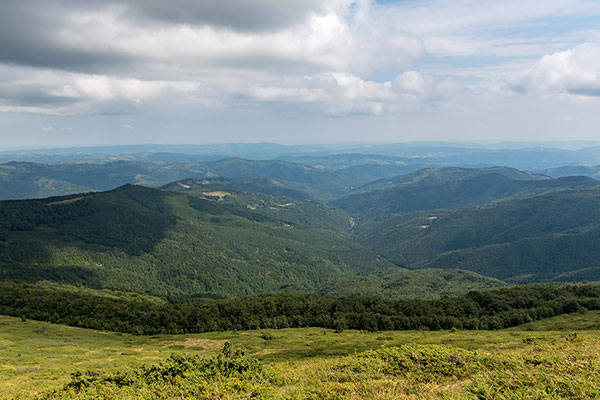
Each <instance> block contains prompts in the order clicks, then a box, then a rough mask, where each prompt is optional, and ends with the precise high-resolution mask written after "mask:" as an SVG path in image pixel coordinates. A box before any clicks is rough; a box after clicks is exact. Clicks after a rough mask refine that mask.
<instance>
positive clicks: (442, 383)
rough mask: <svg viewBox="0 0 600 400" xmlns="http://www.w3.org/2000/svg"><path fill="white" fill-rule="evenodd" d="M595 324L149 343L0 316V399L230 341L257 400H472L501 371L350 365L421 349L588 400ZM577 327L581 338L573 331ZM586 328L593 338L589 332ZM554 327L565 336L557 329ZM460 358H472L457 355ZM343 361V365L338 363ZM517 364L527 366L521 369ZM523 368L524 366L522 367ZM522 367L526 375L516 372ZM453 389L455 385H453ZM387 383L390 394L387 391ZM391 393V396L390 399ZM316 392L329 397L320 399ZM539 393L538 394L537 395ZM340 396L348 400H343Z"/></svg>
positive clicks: (594, 368) (591, 315)
mask: <svg viewBox="0 0 600 400" xmlns="http://www.w3.org/2000/svg"><path fill="white" fill-rule="evenodd" d="M598 323H600V312H592V311H590V312H586V313H575V314H570V315H567V316H561V317H557V318H552V319H548V320H541V321H538V322H535V323H532V324H528V325H527V326H524V327H518V328H513V329H510V330H501V331H437V332H429V331H386V332H372V333H368V332H359V331H349V330H348V331H344V332H342V333H335V332H333V331H331V330H325V329H321V328H303V329H282V330H263V331H244V332H215V333H206V334H190V335H158V336H151V337H149V336H132V335H128V334H119V333H108V332H99V331H93V330H87V329H80V328H73V327H67V326H62V325H54V324H49V323H45V322H37V321H31V320H27V321H22V320H21V319H19V318H14V317H7V316H0V398H12V397H22V398H30V397H34V396H35V395H36V394H44V393H47V392H48V391H51V390H56V389H60V388H62V387H63V386H64V385H65V384H66V383H68V382H69V381H70V379H71V376H70V374H71V373H74V372H76V371H88V370H93V371H97V372H101V373H106V372H109V371H117V370H121V371H122V370H124V369H131V368H136V367H139V366H140V365H143V364H153V363H154V364H156V363H157V362H159V361H161V360H165V359H167V358H168V357H169V356H170V355H172V354H191V355H196V354H199V355H205V356H214V355H216V354H217V353H219V351H220V349H221V348H222V346H223V344H224V343H225V342H226V341H230V342H231V343H232V344H233V346H234V348H237V349H242V350H245V351H247V352H248V353H249V354H250V355H253V356H255V357H257V358H259V359H260V360H261V361H262V362H263V365H264V371H266V372H263V374H266V375H267V376H268V378H264V377H262V375H261V377H262V378H261V379H263V378H264V379H263V380H264V382H267V383H265V384H264V385H265V386H264V391H262V392H261V393H262V395H263V396H267V397H265V398H269V397H281V398H285V397H286V396H288V395H289V397H297V398H305V397H309V396H308V395H309V394H311V396H312V395H314V397H313V398H349V399H353V398H363V397H370V396H371V397H372V396H374V397H376V398H393V397H394V396H397V395H399V394H403V395H407V393H409V392H410V391H411V390H413V391H414V390H417V394H415V396H417V397H418V391H419V390H424V391H423V392H422V394H423V396H425V397H432V398H437V397H442V398H444V397H447V398H476V397H475V395H474V391H473V388H472V386H473V385H476V384H477V385H478V384H479V383H477V382H480V381H481V382H484V381H485V382H487V383H486V385H488V386H486V387H489V388H490V390H492V391H493V390H494V386H493V384H491V383H490V382H488V381H489V380H490V379H492V380H494V379H495V380H496V381H497V379H499V378H498V376H499V375H498V374H501V373H502V371H497V370H494V369H493V368H492V370H490V371H489V374H488V375H489V376H488V375H485V374H484V375H481V376H480V375H477V376H472V375H469V374H467V375H465V376H464V377H461V376H456V373H452V374H451V375H450V376H440V377H435V378H432V379H430V380H426V381H422V380H419V379H417V378H415V376H412V375H411V374H412V373H411V372H410V371H408V372H407V373H406V374H396V373H394V374H392V375H391V376H388V375H386V374H383V373H381V371H380V372H374V371H372V370H371V369H370V367H369V368H367V369H364V368H363V367H364V366H362V364H360V362H359V364H360V365H361V366H360V368H359V366H357V365H358V364H357V365H354V364H355V363H356V362H358V361H357V360H362V359H363V358H362V356H361V355H359V356H356V354H357V353H361V352H363V351H365V350H369V349H381V348H391V347H393V346H407V345H425V346H426V347H423V348H417V349H416V350H415V349H412V348H409V350H410V351H417V352H422V351H429V350H431V351H434V353H435V354H437V352H440V351H441V352H442V353H440V354H441V357H444V354H445V353H443V352H444V351H446V350H448V351H450V352H453V351H457V352H458V355H452V356H451V357H459V358H461V359H462V358H463V357H475V355H477V357H479V356H485V357H492V358H493V359H494V362H496V361H497V362H500V363H505V364H506V365H512V364H511V363H513V364H514V365H515V366H514V368H515V371H516V372H515V374H514V375H511V376H510V378H511V379H514V380H515V382H517V381H518V378H519V377H523V376H527V377H528V378H527V379H528V382H529V383H528V384H527V385H534V384H536V383H535V382H536V381H538V380H541V381H543V382H545V384H548V385H550V387H554V386H552V385H555V386H556V387H557V388H559V389H560V388H561V387H562V386H561V385H564V384H566V383H565V382H566V381H565V382H554V381H552V380H551V379H550V378H552V379H554V380H556V379H558V378H556V377H550V376H547V375H546V374H547V373H549V372H550V371H561V369H564V368H566V370H565V371H567V372H564V371H563V372H564V373H566V374H567V375H565V377H564V379H570V380H571V381H573V382H574V383H573V385H575V387H574V388H573V390H571V391H569V393H573V395H572V396H570V398H582V399H583V398H590V397H589V396H591V395H593V394H594V393H593V392H591V391H589V390H588V391H587V392H586V391H585V390H586V389H585V388H588V389H590V390H592V389H591V388H592V387H593V386H590V385H592V382H591V381H589V380H591V379H597V378H600V376H599V374H600V371H599V368H598V367H599V366H600V330H598V329H597V327H598ZM580 327H582V328H588V329H584V330H578V328H580ZM593 327H596V329H589V328H593ZM561 328H563V329H562V330H558V329H561ZM437 345H441V346H443V347H438V346H437ZM401 348H402V347H401ZM423 349H425V350H423ZM463 349H465V350H475V351H476V352H475V353H471V352H469V353H468V354H467V353H465V354H462V353H461V352H463V351H464V350H463ZM407 351H408V350H407ZM419 354H421V353H419ZM347 355H350V357H343V356H347ZM357 357H358V358H357ZM452 359H454V358H452ZM378 360H379V359H378ZM523 360H525V361H526V362H525V363H524V364H523ZM527 360H530V361H529V362H530V363H529V364H528V363H527ZM380 361H381V360H379V361H377V363H379V362H380ZM461 362H462V361H461ZM478 362H479V361H478ZM348 363H349V364H352V365H354V366H353V367H352V368H350V367H348V368H350V369H351V371H350V372H348V371H346V372H344V374H347V376H348V377H351V376H354V379H356V380H353V379H350V380H349V381H346V380H345V379H342V378H341V377H340V376H339V374H340V373H341V372H340V371H338V372H335V371H337V370H336V368H338V367H339V368H341V367H340V365H345V364H348ZM465 365H467V364H465ZM485 365H486V366H487V365H491V364H489V363H488V364H485ZM534 366H535V368H534ZM542 367H543V368H542ZM332 368H333V369H332ZM344 368H345V367H344ZM357 368H358V369H357ZM361 368H363V369H361ZM482 368H483V369H485V368H487V367H485V368H484V367H482ZM490 368H491V367H490ZM522 368H524V369H523V370H521V369H522ZM530 369H531V370H530ZM332 371H333V372H332ZM569 371H570V372H569ZM415 372H417V371H415ZM421 372H422V371H421ZM457 373H458V372H457ZM568 374H571V375H570V376H569V375H568ZM438 378H439V379H438ZM361 379H365V380H366V381H370V382H372V384H373V385H372V386H371V387H369V388H367V387H366V386H364V383H365V382H366V381H365V382H362V383H360V382H359V381H360V380H361ZM415 379H417V380H416V381H415ZM250 380H251V379H250ZM453 380H454V381H455V382H453V383H452V382H451V381H453ZM482 380H483V381H482ZM226 381H227V380H225V381H223V382H221V383H214V384H213V386H211V388H212V389H207V390H209V391H217V392H218V391H220V390H225V389H224V388H225V385H227V384H230V382H229V383H227V382H226ZM319 381H323V386H320V384H319V383H318V382H319ZM236 382H237V381H236ZM264 382H263V383H264ZM394 382H395V383H394ZM411 382H412V383H411ZM449 382H450V383H449ZM481 382H480V383H481ZM515 382H513V383H515ZM569 382H570V381H569ZM391 383H393V385H392V386H390V387H388V386H389V384H391ZM517 383H518V382H517ZM517 383H515V384H516V385H517V386H515V387H518V388H519V390H521V389H523V388H521V387H520V386H521V385H522V384H521V383H518V384H517ZM467 384H468V385H467ZM507 384H508V383H507ZM356 385H358V386H356ZM378 385H379V386H378ZM381 385H383V386H381ZM407 385H408V386H407ZM448 385H449V386H448ZM465 385H467V386H468V387H471V389H469V391H467V392H464V390H463V387H465ZM469 385H470V386H469ZM527 385H525V386H527ZM175 386H176V385H175ZM175 386H173V387H175ZM359 386H360V387H359ZM380 386H381V387H380ZM542 386H543V385H542ZM169 387H170V388H171V386H169ZM391 387H393V388H395V389H393V390H392V389H390V388H391ZM261 388H262V387H261ZM319 388H328V389H327V391H326V392H322V391H320V390H321V389H319ZM377 388H379V389H377ZM239 389H240V390H239V391H237V392H235V393H233V392H232V393H230V394H231V396H229V395H224V396H223V397H221V398H246V397H252V396H255V395H256V393H255V395H252V396H250V395H251V391H246V389H244V390H242V389H243V388H242V387H240V388H239ZM450 389H451V390H450ZM496 389H497V388H496ZM562 389H564V388H562ZM368 390H374V392H368ZM515 390H516V389H515ZM540 390H543V387H541V388H540ZM569 390H570V389H569ZM246 392H247V393H246ZM142 393H143V390H142ZM207 393H208V392H207ZM286 393H287V395H286ZM343 393H346V394H347V396H346V395H342V394H343ZM352 393H354V394H352ZM368 393H371V394H368ZM523 393H529V392H523ZM557 393H559V392H557ZM564 393H565V392H563V395H556V396H554V397H553V396H551V394H548V393H545V392H544V393H541V392H540V394H539V395H538V396H537V397H534V398H561V397H564ZM577 393H579V394H577ZM234 394H235V395H234ZM259 394H260V393H259ZM351 394H352V395H351ZM257 396H258V395H256V396H255V397H257ZM448 396H449V397H448ZM463 396H464V397H463ZM582 396H583V397H582ZM258 397H260V396H258ZM417 397H415V398H417ZM568 397H569V396H568ZM200 398H202V397H200ZM217 398H218V397H217ZM480 398H513V397H511V396H508V397H495V395H493V393H492V392H490V394H489V395H488V396H486V395H483V397H480Z"/></svg>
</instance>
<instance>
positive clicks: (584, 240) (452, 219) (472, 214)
mask: <svg viewBox="0 0 600 400" xmlns="http://www.w3.org/2000/svg"><path fill="white" fill-rule="evenodd" d="M357 236H358V238H359V241H360V242H361V243H363V244H365V245H367V246H368V247H370V248H372V249H374V251H376V252H378V254H380V255H382V256H384V257H386V258H387V259H388V260H390V261H392V262H394V263H396V264H397V265H401V266H405V267H410V268H460V269H465V270H470V271H474V272H477V273H480V274H483V275H486V276H490V277H495V278H498V279H502V280H504V281H507V282H513V283H523V282H536V281H550V280H585V279H587V280H598V279H600V246H598V243H600V189H591V190H565V191H559V192H551V193H547V194H543V195H540V196H536V197H532V198H527V199H514V200H506V201H502V202H498V203H495V204H491V205H487V206H481V207H470V208H463V209H458V210H455V211H444V212H433V211H432V212H421V213H404V214H398V215H395V216H391V217H381V218H374V219H371V220H369V221H367V222H365V223H364V224H362V225H358V227H357Z"/></svg>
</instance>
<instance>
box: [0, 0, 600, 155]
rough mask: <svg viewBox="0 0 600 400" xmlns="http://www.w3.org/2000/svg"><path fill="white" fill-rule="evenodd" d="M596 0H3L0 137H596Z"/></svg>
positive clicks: (61, 140)
mask: <svg viewBox="0 0 600 400" xmlns="http://www.w3.org/2000/svg"><path fill="white" fill-rule="evenodd" d="M599 111H600V2H599V1H597V0H527V1H523V0H501V1H500V0H498V1H487V0H450V1H446V0H419V1H416V0H398V1H371V0H358V1H353V0H285V1H284V0H243V1H240V0H202V1H195V0H170V1H168V2H167V1H164V0H131V1H127V2H125V1H113V0H86V1H80V0H27V1H22V0H5V1H1V2H0V149H9V148H15V147H64V146H89V145H117V144H140V143H176V144H182V143H194V144H202V143H224V142H263V141H269V142H277V143H282V144H304V143H335V142H403V141H416V140H419V141H421V140H424V141H436V140H440V141H474V142H484V143H485V142H499V141H550V140H552V141H556V140H558V141H563V140H564V141H567V140H600V130H599V128H598V127H600V112H599Z"/></svg>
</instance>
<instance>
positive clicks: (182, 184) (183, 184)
mask: <svg viewBox="0 0 600 400" xmlns="http://www.w3.org/2000/svg"><path fill="white" fill-rule="evenodd" d="M177 184H178V185H179V186H181V187H182V188H184V189H189V188H190V185H186V184H185V183H181V182H177Z"/></svg>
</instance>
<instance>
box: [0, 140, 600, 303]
mask: <svg viewBox="0 0 600 400" xmlns="http://www.w3.org/2000/svg"><path fill="white" fill-rule="evenodd" d="M400 148H401V146H400V145H397V146H396V145H394V146H390V147H389V148H387V149H386V148H384V147H377V146H371V147H367V148H366V150H368V151H371V152H374V151H380V152H381V153H380V154H373V153H357V152H353V153H344V152H340V153H335V152H334V151H332V150H331V149H326V148H322V147H319V148H317V147H311V146H304V147H290V146H278V145H271V144H256V145H244V144H240V145H222V146H214V147H211V146H206V147H202V148H201V147H198V148H194V147H191V148H190V149H188V150H189V151H190V153H187V154H177V153H171V152H144V153H139V152H137V153H132V154H125V153H121V154H118V155H115V154H111V152H114V151H116V150H126V149H128V150H140V149H143V150H149V149H154V150H181V149H180V148H179V147H176V146H175V147H167V148H166V149H165V148H161V147H157V148H153V147H142V148H137V147H135V148H118V149H115V148H106V149H96V150H94V149H83V150H82V151H81V152H78V151H76V150H68V151H66V150H65V151H56V152H55V153H52V152H48V153H47V154H45V155H37V156H34V155H31V154H30V155H25V154H20V155H18V154H12V155H11V156H12V157H13V158H14V159H20V160H21V161H14V160H13V161H9V162H7V163H5V164H2V165H0V198H2V199H36V200H21V201H3V202H0V216H1V219H0V220H1V221H2V222H1V225H0V228H1V229H0V261H1V266H0V277H1V278H2V279H8V280H15V279H18V280H27V281H39V280H51V281H56V282H60V283H69V284H75V285H83V286H88V287H91V288H95V289H102V288H110V289H117V290H125V291H136V292H142V293H151V294H154V295H158V296H163V297H169V298H174V299H175V298H176V299H181V298H188V297H205V298H211V297H232V296H243V295H251V294H257V293H271V292H276V291H303V292H316V293H320V294H332V295H369V296H375V297H389V298H398V297H402V296H439V295H442V294H444V293H446V294H447V293H460V292H465V291H467V290H471V289H481V288H489V287H497V286H502V285H505V284H507V283H529V282H544V281H563V280H566V281H569V280H596V279H600V253H598V249H600V246H597V243H598V241H599V240H600V236H599V235H600V234H599V232H600V201H598V200H600V181H598V180H596V179H594V178H592V177H590V176H593V175H594V174H596V169H597V168H596V167H589V166H583V165H579V164H581V163H584V162H586V161H590V160H591V161H594V160H600V156H599V155H598V154H597V153H595V152H594V150H595V149H594V148H588V149H583V150H578V151H573V150H558V149H516V150H511V149H508V150H495V149H488V148H482V147H476V146H474V147H472V148H467V147H450V146H446V145H444V146H438V147H434V146H429V147H427V146H421V147H418V146H408V147H407V148H405V149H404V150H402V151H397V152H396V153H394V149H400ZM425 148H427V150H428V153H427V154H424V153H420V152H419V151H421V150H424V149H425ZM292 149H293V150H295V151H297V152H298V154H296V155H293V154H291V153H292ZM419 149H421V150H419ZM353 150H356V148H353ZM384 150H386V151H384ZM94 151H96V152H95V153H94ZM411 151H412V152H413V153H411ZM218 152H223V153H227V154H225V155H226V156H227V157H225V158H219V157H220V155H219V154H218ZM386 152H387V153H388V154H385V153H386ZM497 152H499V153H497ZM192 153H194V154H192ZM390 153H393V154H396V155H390ZM244 154H245V155H246V156H248V157H249V158H251V154H254V155H256V156H267V155H270V156H272V158H271V159H245V158H240V157H231V156H232V155H244ZM494 154H496V155H499V154H500V155H502V156H506V155H507V154H508V155H509V156H507V158H506V161H507V162H506V164H504V165H503V166H494V165H492V166H481V165H479V164H480V161H481V160H484V159H488V158H486V157H490V158H489V159H488V161H493V160H494V159H495V158H494V157H493V156H492V155H494ZM4 156H5V157H9V156H7V155H6V153H5V154H4ZM35 157H38V159H37V160H38V161H40V160H46V163H40V162H30V161H23V160H25V159H29V160H32V159H34V158H35ZM54 157H56V158H54ZM78 157H80V158H78ZM570 157H571V158H570ZM211 158H212V159H211ZM52 159H54V160H55V161H56V162H50V160H52ZM568 159H577V160H578V163H579V164H577V165H564V166H562V167H560V166H558V165H560V164H559V163H561V162H562V160H568ZM449 160H460V163H458V164H460V165H461V166H456V165H451V166H446V163H447V162H449ZM65 161H68V162H65ZM552 162H554V164H552ZM521 164H527V165H530V166H531V167H532V168H531V170H536V169H537V170H536V171H534V172H532V171H531V170H520V169H517V168H515V167H514V165H521ZM465 165H466V166H467V167H465ZM507 165H512V166H507ZM549 165H550V166H552V165H554V166H555V167H552V168H550V169H545V170H544V169H542V167H545V166H549ZM570 171H574V172H579V171H581V172H584V173H586V175H590V176H571V175H570V174H569V172H570ZM48 196H59V197H50V198H44V197H48Z"/></svg>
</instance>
